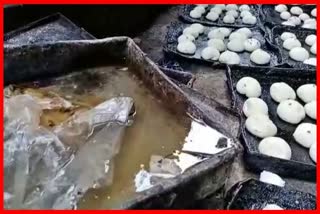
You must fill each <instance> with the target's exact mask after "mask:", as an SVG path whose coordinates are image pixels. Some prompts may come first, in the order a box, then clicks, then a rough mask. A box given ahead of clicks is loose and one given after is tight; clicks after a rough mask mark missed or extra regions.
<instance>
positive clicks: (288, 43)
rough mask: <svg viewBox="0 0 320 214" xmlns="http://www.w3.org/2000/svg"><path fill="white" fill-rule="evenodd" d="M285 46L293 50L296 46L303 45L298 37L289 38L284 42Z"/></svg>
mask: <svg viewBox="0 0 320 214" xmlns="http://www.w3.org/2000/svg"><path fill="white" fill-rule="evenodd" d="M283 47H284V48H285V49H287V50H291V49H292V48H295V47H301V42H300V41H299V40H298V39H294V38H289V39H287V40H285V41H284V42H283Z"/></svg>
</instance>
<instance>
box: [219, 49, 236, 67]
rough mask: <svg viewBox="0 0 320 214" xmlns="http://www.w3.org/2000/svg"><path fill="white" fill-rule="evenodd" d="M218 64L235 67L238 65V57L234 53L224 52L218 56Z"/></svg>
mask: <svg viewBox="0 0 320 214" xmlns="http://www.w3.org/2000/svg"><path fill="white" fill-rule="evenodd" d="M219 62H221V63H224V64H227V65H237V64H240V57H239V55H238V54H237V53H235V52H232V51H225V52H223V53H222V54H221V55H220V57H219Z"/></svg>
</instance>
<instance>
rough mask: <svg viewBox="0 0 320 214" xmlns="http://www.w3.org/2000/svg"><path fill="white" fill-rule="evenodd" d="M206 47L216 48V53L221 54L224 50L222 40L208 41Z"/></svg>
mask: <svg viewBox="0 0 320 214" xmlns="http://www.w3.org/2000/svg"><path fill="white" fill-rule="evenodd" d="M208 46H210V47H214V48H216V49H217V50H218V51H220V52H222V51H225V50H226V47H225V45H224V42H223V40H221V39H210V40H209V41H208Z"/></svg>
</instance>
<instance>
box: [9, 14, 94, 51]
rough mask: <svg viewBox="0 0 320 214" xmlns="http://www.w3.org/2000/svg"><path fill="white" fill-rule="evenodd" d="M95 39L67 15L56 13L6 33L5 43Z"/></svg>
mask: <svg viewBox="0 0 320 214" xmlns="http://www.w3.org/2000/svg"><path fill="white" fill-rule="evenodd" d="M81 39H95V37H94V36H92V35H91V34H90V33H88V32H87V31H85V30H84V29H83V28H80V27H78V26H76V25H75V24H74V23H73V22H71V21H70V20H69V19H68V18H67V17H65V16H63V15H62V14H60V13H56V14H53V15H50V16H47V17H45V18H42V19H40V20H37V21H35V22H32V23H30V24H27V25H25V26H23V27H21V28H18V29H16V30H13V31H11V32H9V33H6V34H5V35H4V43H5V44H15V45H17V44H21V45H22V44H23V45H25V44H36V43H45V42H53V41H62V40H81Z"/></svg>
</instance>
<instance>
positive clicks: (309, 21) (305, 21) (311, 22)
mask: <svg viewBox="0 0 320 214" xmlns="http://www.w3.org/2000/svg"><path fill="white" fill-rule="evenodd" d="M304 23H305V24H314V23H317V20H316V19H314V18H310V19H306V20H304Z"/></svg>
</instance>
